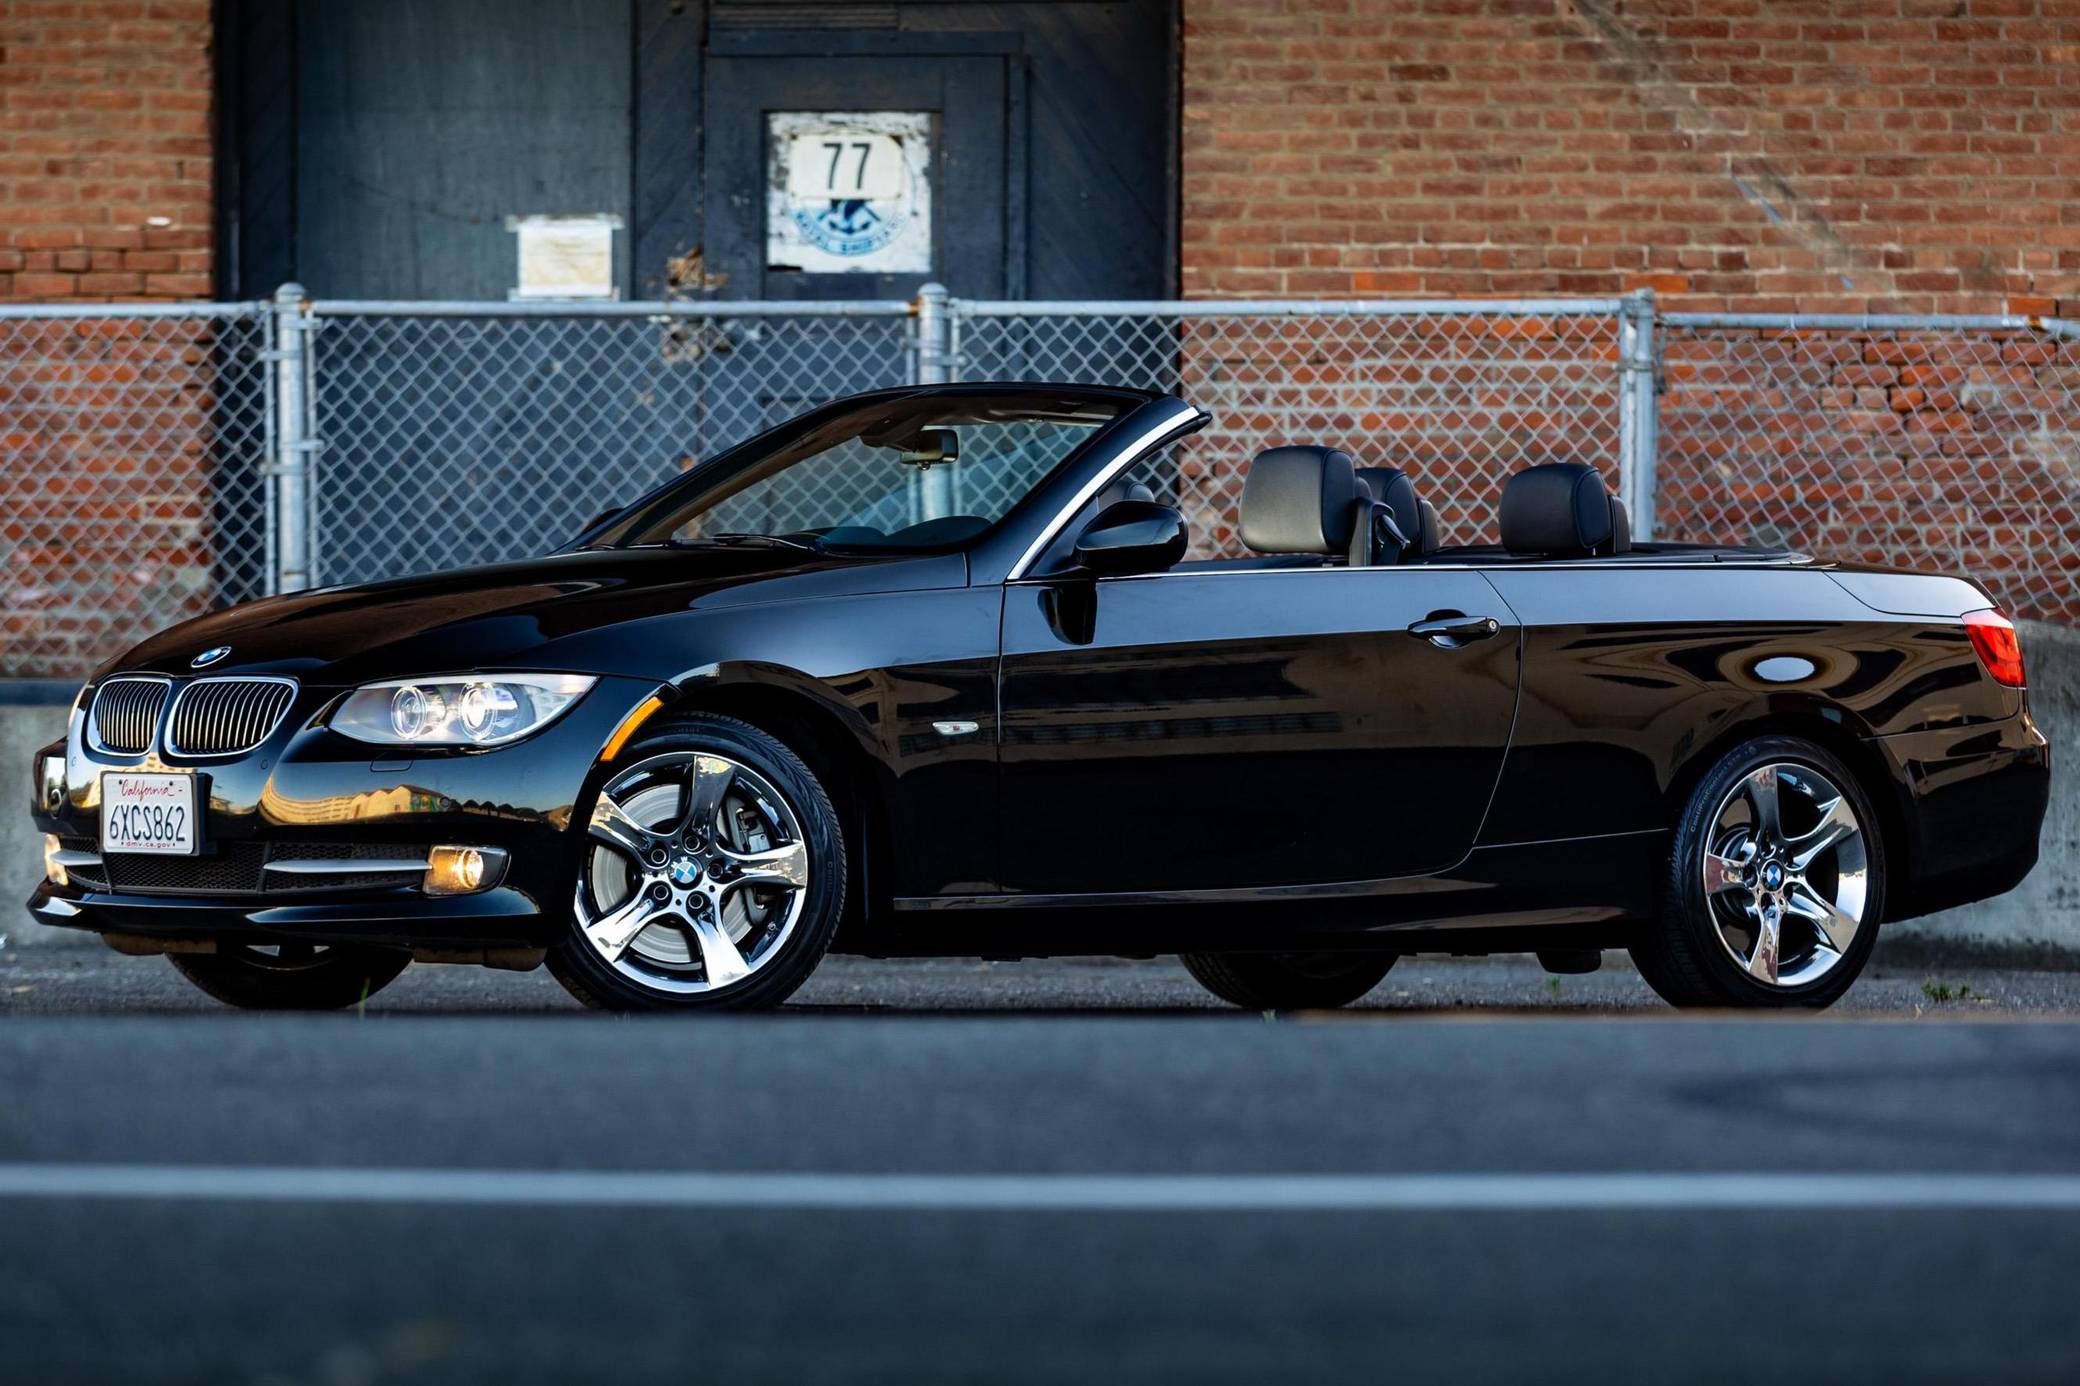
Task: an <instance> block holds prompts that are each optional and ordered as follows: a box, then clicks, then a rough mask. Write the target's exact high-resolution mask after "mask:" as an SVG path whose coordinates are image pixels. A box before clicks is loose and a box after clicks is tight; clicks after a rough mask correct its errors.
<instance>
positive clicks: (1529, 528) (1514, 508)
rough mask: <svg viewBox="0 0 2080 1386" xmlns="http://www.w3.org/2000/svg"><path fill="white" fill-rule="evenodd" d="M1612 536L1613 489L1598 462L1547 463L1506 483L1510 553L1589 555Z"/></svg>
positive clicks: (1505, 516) (1504, 519) (1505, 513)
mask: <svg viewBox="0 0 2080 1386" xmlns="http://www.w3.org/2000/svg"><path fill="white" fill-rule="evenodd" d="M1610 541H1611V503H1610V492H1609V491H1607V490H1605V489H1604V485H1603V478H1602V477H1601V476H1599V475H1598V474H1597V471H1596V469H1595V468H1594V467H1591V466H1588V465H1586V464H1584V463H1581V462H1548V463H1546V464H1545V465H1543V466H1539V467H1532V468H1529V469H1528V470H1526V471H1521V472H1518V473H1517V474H1516V475H1515V476H1513V477H1511V478H1510V479H1509V484H1508V485H1506V486H1504V487H1503V488H1502V547H1504V548H1505V549H1508V550H1509V551H1510V552H1511V553H1541V554H1563V555H1577V554H1588V553H1594V552H1596V551H1597V550H1598V549H1602V548H1604V547H1605V546H1607V545H1608V544H1609V543H1610Z"/></svg>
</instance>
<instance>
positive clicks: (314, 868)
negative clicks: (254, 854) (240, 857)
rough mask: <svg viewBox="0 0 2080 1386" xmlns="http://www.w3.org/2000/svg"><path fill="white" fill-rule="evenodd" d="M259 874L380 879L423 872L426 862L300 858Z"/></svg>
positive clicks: (268, 864)
mask: <svg viewBox="0 0 2080 1386" xmlns="http://www.w3.org/2000/svg"><path fill="white" fill-rule="evenodd" d="M260 870H261V871H262V872H263V873H264V872H268V871H280V872H282V873H283V874H284V875H289V876H382V875H401V874H402V873H404V872H406V871H424V870H426V858H424V857H420V858H418V859H417V860H412V859H410V858H406V857H393V858H390V859H389V860H382V859H377V858H370V857H301V858H297V859H295V860H291V861H270V862H263V863H262V864H261V866H260Z"/></svg>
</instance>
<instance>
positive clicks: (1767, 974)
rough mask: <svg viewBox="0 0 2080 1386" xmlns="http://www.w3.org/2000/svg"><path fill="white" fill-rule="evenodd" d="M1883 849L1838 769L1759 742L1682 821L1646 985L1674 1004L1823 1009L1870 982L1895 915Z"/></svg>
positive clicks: (1815, 750)
mask: <svg viewBox="0 0 2080 1386" xmlns="http://www.w3.org/2000/svg"><path fill="white" fill-rule="evenodd" d="M1884 905H1885V844H1884V841H1883V839H1882V838H1881V837H1880V836H1879V832H1878V820H1877V814H1876V812H1875V811H1874V810H1873V808H1872V805H1871V802H1870V796H1869V795H1868V794H1866V793H1865V792H1864V789H1863V786H1862V785H1861V784H1859V783H1858V782H1857V779H1856V776H1855V774H1854V773H1853V772H1852V771H1850V769H1849V768H1848V767H1847V766H1846V765H1844V764H1842V762H1841V760H1840V759H1839V758H1837V757H1836V756H1834V755H1833V754H1831V753H1830V752H1828V751H1827V750H1825V749H1824V748H1822V747H1820V746H1816V745H1814V744H1813V743H1812V742H1810V741H1805V740H1802V739H1800V738H1797V737H1788V736H1772V737H1762V738H1759V739H1757V740H1754V741H1750V742H1748V743H1746V744H1745V745H1742V746H1737V747H1735V748H1734V749H1733V750H1732V751H1730V752H1728V753H1727V755H1726V756H1725V757H1724V758H1723V759H1722V760H1720V762H1719V763H1718V764H1717V765H1715V766H1713V767H1712V769H1711V771H1710V773H1708V774H1707V775H1706V776H1705V777H1704V779H1703V781H1702V782H1701V783H1700V784H1699V785H1698V786H1697V789H1696V791H1695V792H1694V793H1693V794H1692V795H1691V796H1690V802H1689V804H1688V806H1687V807H1686V808H1685V809H1684V811H1683V816H1682V819H1681V820H1680V821H1679V822H1678V824H1677V827H1676V835H1675V844H1674V850H1673V851H1672V852H1671V853H1670V857H1669V865H1668V877H1667V879H1666V880H1665V881H1663V882H1662V888H1661V908H1660V913H1659V918H1658V919H1657V920H1656V922H1655V924H1654V926H1653V929H1652V932H1651V934H1650V936H1649V937H1648V938H1647V939H1645V940H1644V941H1643V942H1641V943H1640V944H1639V945H1638V946H1636V947H1634V948H1633V950H1632V956H1633V960H1634V961H1635V962H1636V963H1638V965H1639V970H1640V975H1641V976H1642V977H1644V978H1645V979H1646V980H1647V984H1648V985H1649V986H1651V987H1653V988H1654V990H1655V991H1657V992H1659V993H1660V994H1661V996H1662V997H1663V998H1664V999H1665V1000H1667V1001H1669V1002H1670V1003H1671V1004H1673V1005H1677V1006H1742V1007H1758V1008H1789V1007H1806V1008H1818V1007H1822V1006H1829V1005H1832V1004H1833V1003H1834V1002H1835V1001H1837V1000H1839V999H1840V998H1841V996H1842V993H1844V992H1846V991H1847V990H1848V989H1849V987H1850V985H1851V984H1852V983H1854V982H1855V980H1856V978H1857V975H1858V974H1859V973H1861V972H1862V971H1863V965H1864V963H1865V962H1866V961H1868V960H1869V958H1870V954H1871V947H1872V945H1873V944H1874V943H1875V941H1876V939H1877V933H1878V921H1879V920H1880V919H1882V918H1884Z"/></svg>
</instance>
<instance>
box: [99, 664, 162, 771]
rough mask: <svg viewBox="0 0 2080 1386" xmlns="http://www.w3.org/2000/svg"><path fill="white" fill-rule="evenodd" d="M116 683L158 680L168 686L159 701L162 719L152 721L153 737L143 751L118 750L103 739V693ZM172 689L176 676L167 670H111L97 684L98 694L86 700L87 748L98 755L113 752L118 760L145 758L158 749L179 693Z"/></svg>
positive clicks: (106, 754)
mask: <svg viewBox="0 0 2080 1386" xmlns="http://www.w3.org/2000/svg"><path fill="white" fill-rule="evenodd" d="M116 683H156V684H158V685H159V686H160V687H162V688H165V689H166V690H167V697H166V701H165V702H163V703H161V704H159V719H158V721H156V722H154V723H153V724H152V739H151V740H150V741H149V742H148V743H146V745H145V748H144V749H143V750H141V751H118V750H117V749H115V748H114V747H113V746H109V745H105V744H103V742H102V740H101V718H100V715H99V711H100V706H101V695H102V694H103V693H104V692H106V691H107V690H108V687H109V685H110V684H116ZM172 689H173V680H172V679H170V678H167V677H166V676H165V675H164V674H111V675H109V676H108V677H107V678H105V679H103V680H102V681H101V682H100V683H98V684H96V685H95V686H94V696H93V697H92V698H90V699H88V700H87V703H86V709H85V726H84V727H83V728H82V730H81V735H82V737H83V739H84V740H85V741H86V744H87V749H88V750H90V751H92V752H94V754H96V755H102V756H109V757H112V758H114V759H116V760H143V759H144V758H145V757H146V756H148V755H150V754H151V753H152V752H153V751H155V750H157V749H158V747H159V738H160V737H161V736H162V735H163V734H164V732H165V730H166V718H167V715H168V713H170V712H171V711H172V710H173V700H174V698H175V697H176V696H177V695H176V694H174V693H173V692H172Z"/></svg>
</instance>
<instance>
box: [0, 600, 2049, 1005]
mask: <svg viewBox="0 0 2080 1386" xmlns="http://www.w3.org/2000/svg"><path fill="white" fill-rule="evenodd" d="M2022 642H2023V654H2024V656H2025V658H2026V659H2027V660H2028V662H2029V674H2030V684H2031V690H2030V702H2031V705H2032V707H2033V708H2034V709H2035V712H2036V715H2037V720H2038V722H2039V724H2040V725H2042V727H2043V729H2044V734H2045V735H2046V736H2048V737H2050V738H2051V743H2052V757H2053V763H2054V767H2055V771H2056V773H2055V774H2054V776H2053V779H2052V799H2051V814H2050V817H2049V818H2048V819H2047V820H2046V821H2045V823H2044V833H2043V838H2042V849H2043V856H2042V859H2041V860H2040V861H2039V862H2038V863H2037V869H2036V870H2035V871H2033V872H2031V873H2030V877H2029V879H2028V880H2026V881H2024V882H2023V883H2022V886H2021V888H2020V889H2018V890H2015V891H2013V892H2011V893H2009V894H2007V895H2003V896H1999V897H1996V898H1995V899H1992V900H1986V901H1982V902H1980V903H1979V904H1976V905H1968V906H1966V907H1965V908H1963V909H1959V910H1949V911H1946V912H1944V913H1942V914H1935V915H1930V916H1929V917H1927V918H1926V919H1917V920H1914V921H1912V922H1911V923H1907V924H1901V925H1897V926H1894V927H1892V928H1889V929H1887V930H1886V931H1885V938H1884V939H1883V941H1882V944H1881V946H1882V948H1883V950H1884V952H1885V954H1886V955H1887V956H1889V957H1893V958H1895V959H1908V958H1927V959H1930V960H1943V959H1965V958H1973V959H1980V958H1983V959H1988V960H2000V961H2042V962H2051V963H2056V964H2058V965H2061V966H2076V965H2080V773H2076V771H2080V767H2076V766H2075V765H2074V763H2073V760H2072V754H2073V747H2074V746H2075V744H2076V742H2075V732H2076V729H2080V631H2074V630H2069V629H2066V628H2064V627H2060V626H2047V625H2037V624H2028V625H2025V626H2024V627H2023V629H2022ZM5 696H6V694H5V691H4V690H0V699H4V697H5ZM46 696H53V697H54V696H58V691H57V690H53V691H52V692H51V693H49V694H47V695H46ZM64 696H66V697H68V698H69V692H66V693H65V694H64ZM65 712H66V706H65V704H64V703H62V702H60V703H57V704H55V705H43V706H23V705H20V704H19V703H9V702H6V701H0V785H4V786H5V791H4V794H5V797H4V799H0V936H5V937H6V939H7V946H8V947H10V948H18V947H19V948H26V947H44V946H62V945H66V944H72V945H79V946H93V945H94V939H93V937H92V936H91V935H89V934H85V933H80V932H76V931H74V930H70V929H48V928H45V927H43V926H42V925H39V924H35V923H32V922H30V921H29V919H28V918H27V916H26V914H25V913H24V912H23V911H22V910H21V908H20V902H21V901H23V900H26V899H28V898H29V893H30V892H31V891H33V890H34V889H35V888H36V882H37V880H38V879H39V878H40V877H41V876H42V873H43V859H42V839H41V838H40V837H39V836H38V835H37V833H36V832H35V830H34V828H33V826H32V825H31V823H30V821H29V815H28V813H27V811H26V810H27V805H28V800H29V773H30V771H29V765H30V757H31V756H33V755H34V754H35V752H36V750H37V748H38V747H40V746H42V745H44V744H45V743H46V742H49V741H51V740H54V739H55V738H57V737H59V736H61V735H63V734H64V731H65Z"/></svg>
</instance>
